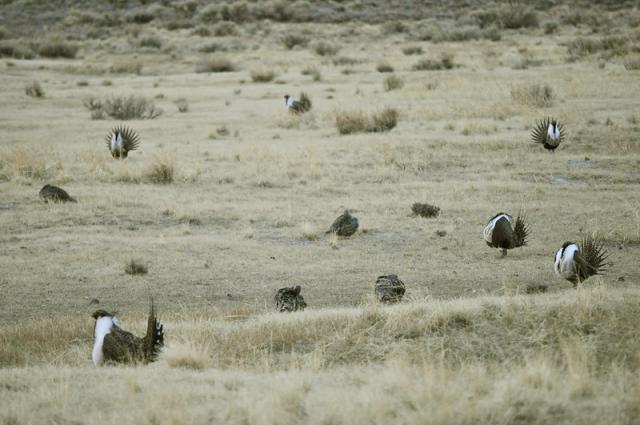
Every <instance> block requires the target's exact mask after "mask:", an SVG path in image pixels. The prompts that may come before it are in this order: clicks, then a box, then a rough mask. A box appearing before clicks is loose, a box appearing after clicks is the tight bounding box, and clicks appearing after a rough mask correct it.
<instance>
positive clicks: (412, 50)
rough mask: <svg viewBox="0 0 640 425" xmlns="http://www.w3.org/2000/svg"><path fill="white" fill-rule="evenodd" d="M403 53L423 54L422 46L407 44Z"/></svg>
mask: <svg viewBox="0 0 640 425" xmlns="http://www.w3.org/2000/svg"><path fill="white" fill-rule="evenodd" d="M402 53H404V54H405V55H407V56H409V55H421V54H422V47H420V46H407V47H404V48H403V49H402Z"/></svg>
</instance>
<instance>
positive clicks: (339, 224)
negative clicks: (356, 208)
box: [325, 211, 358, 237]
mask: <svg viewBox="0 0 640 425" xmlns="http://www.w3.org/2000/svg"><path fill="white" fill-rule="evenodd" d="M357 230H358V219H357V218H356V217H354V216H352V215H351V214H350V213H349V211H345V212H344V213H343V214H342V215H341V216H339V217H338V218H336V219H335V220H334V222H333V224H331V227H329V230H327V231H326V232H325V233H335V234H336V235H338V236H345V237H349V236H351V235H353V234H354V233H355V232H356V231H357Z"/></svg>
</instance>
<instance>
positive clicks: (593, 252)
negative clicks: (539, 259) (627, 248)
mask: <svg viewBox="0 0 640 425" xmlns="http://www.w3.org/2000/svg"><path fill="white" fill-rule="evenodd" d="M607 257H608V253H607V250H606V248H605V247H604V246H603V245H602V242H599V241H597V240H595V239H594V238H593V237H591V236H587V237H585V238H584V239H582V241H581V242H580V244H576V243H573V242H565V243H563V244H562V248H560V249H559V250H558V252H556V256H555V267H554V268H555V271H556V274H557V275H558V276H561V277H563V278H565V279H567V280H568V281H569V282H571V283H573V286H574V288H575V287H576V286H577V285H578V283H579V282H582V281H584V280H586V279H587V278H589V277H590V276H593V275H596V274H599V273H602V272H604V271H605V269H606V267H607V263H605V261H606V259H607Z"/></svg>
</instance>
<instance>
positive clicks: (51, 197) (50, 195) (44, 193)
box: [40, 184, 78, 202]
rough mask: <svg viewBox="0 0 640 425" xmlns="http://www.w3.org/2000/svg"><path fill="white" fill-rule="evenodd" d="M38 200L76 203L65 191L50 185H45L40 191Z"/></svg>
mask: <svg viewBox="0 0 640 425" xmlns="http://www.w3.org/2000/svg"><path fill="white" fill-rule="evenodd" d="M40 198H42V200H43V201H45V202H78V201H76V200H75V199H74V198H72V197H71V196H69V194H68V193H67V191H66V190H64V189H62V188H60V187H58V186H52V185H50V184H45V185H44V186H43V187H42V189H40Z"/></svg>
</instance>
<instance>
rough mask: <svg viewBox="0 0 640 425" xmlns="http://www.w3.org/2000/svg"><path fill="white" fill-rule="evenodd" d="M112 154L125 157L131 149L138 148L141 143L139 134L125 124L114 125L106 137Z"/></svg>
mask: <svg viewBox="0 0 640 425" xmlns="http://www.w3.org/2000/svg"><path fill="white" fill-rule="evenodd" d="M105 141H106V142H107V148H109V152H111V156H112V157H114V158H116V159H125V158H126V157H127V156H128V155H129V151H133V150H136V149H137V148H138V145H139V144H140V139H139V136H138V134H137V133H136V132H135V131H133V130H132V129H130V128H129V127H127V126H125V125H121V126H118V127H114V128H113V129H111V131H109V133H108V134H107V136H106V137H105Z"/></svg>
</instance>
